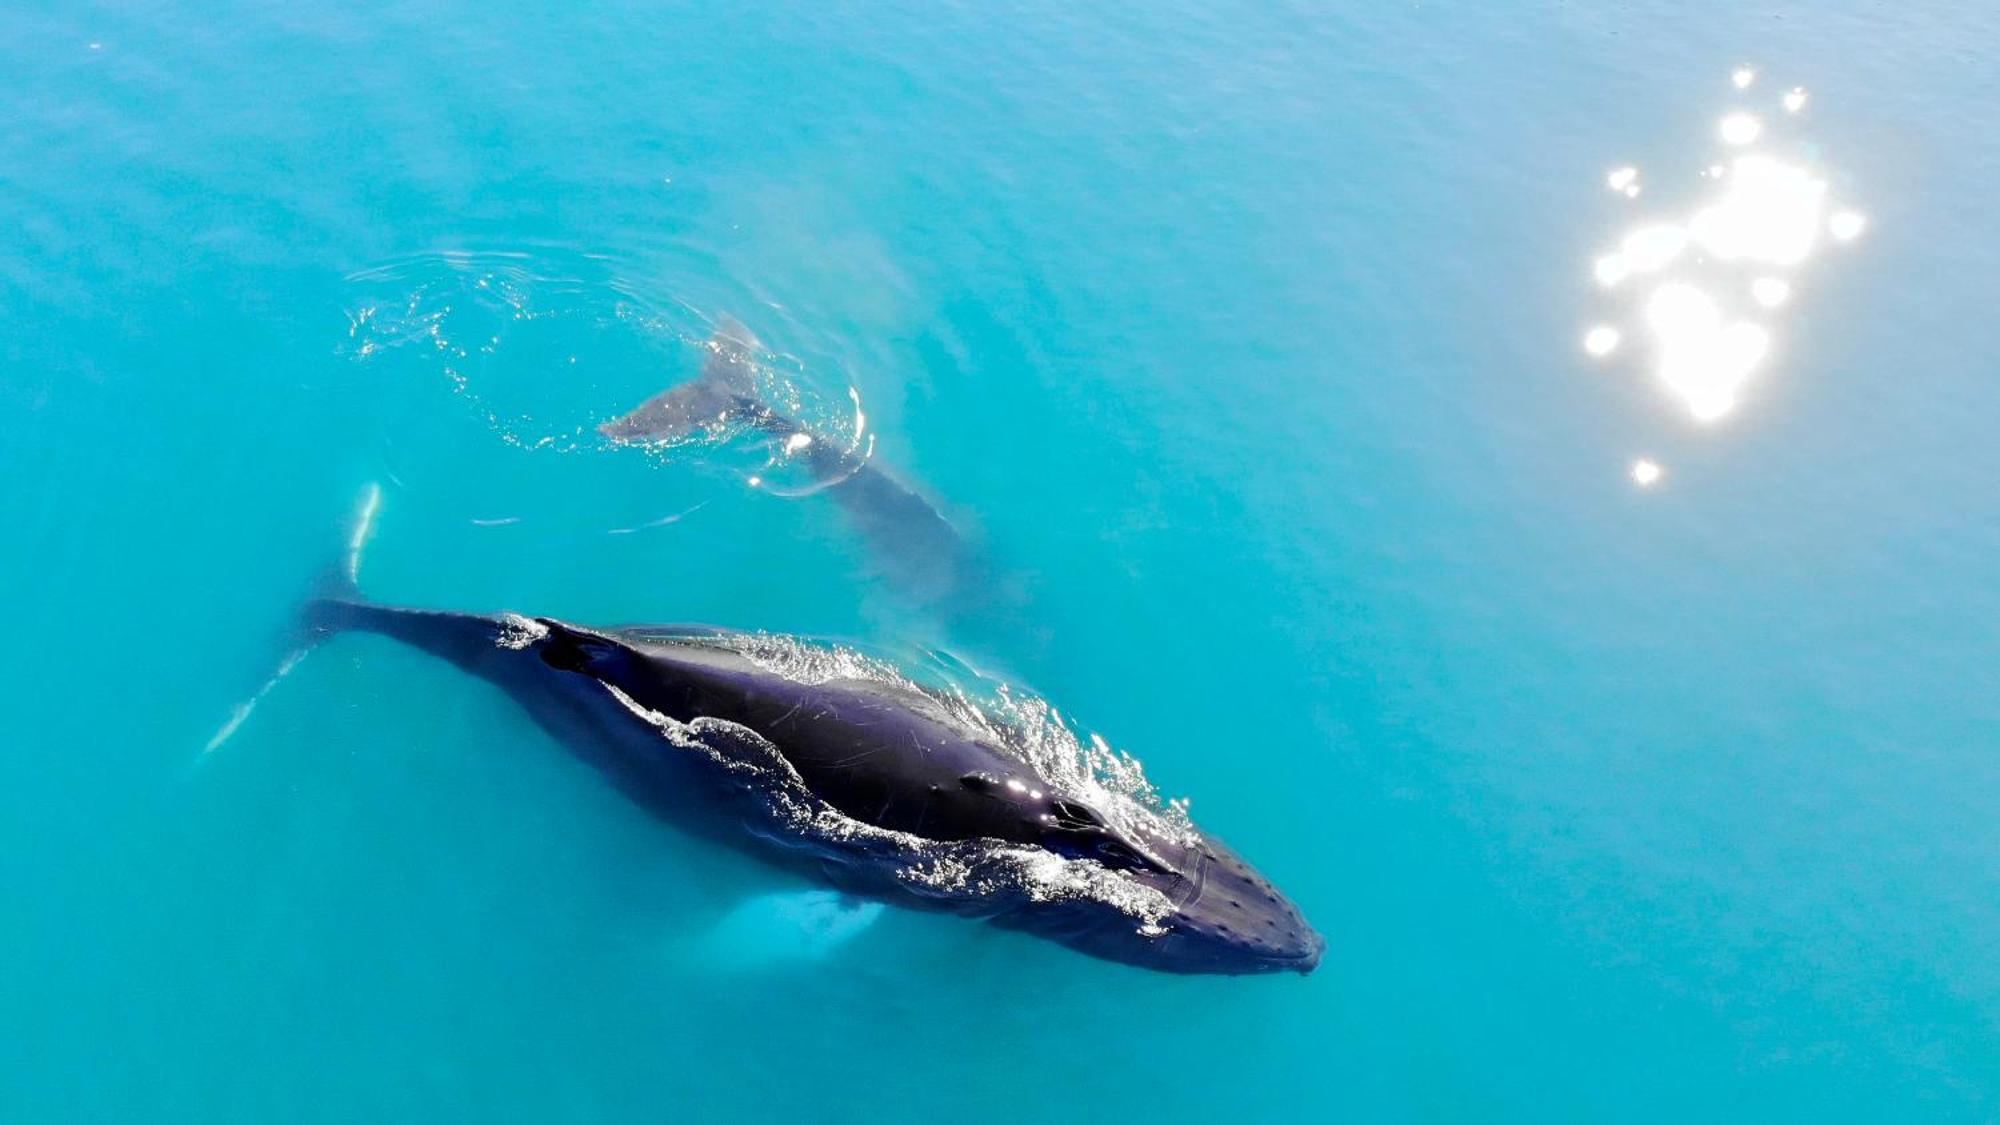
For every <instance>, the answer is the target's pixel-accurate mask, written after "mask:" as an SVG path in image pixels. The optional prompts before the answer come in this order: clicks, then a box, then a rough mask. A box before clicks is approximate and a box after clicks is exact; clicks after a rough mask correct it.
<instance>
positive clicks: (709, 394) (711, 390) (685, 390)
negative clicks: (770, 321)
mask: <svg viewBox="0 0 2000 1125" xmlns="http://www.w3.org/2000/svg"><path fill="white" fill-rule="evenodd" d="M758 346H759V345H758V343H757V337H755V336H753V335H751V333H750V330H749V329H748V328H745V327H743V325H742V324H740V323H738V322H737V321H736V320H734V319H733V318H730V317H723V318H722V320H721V322H720V323H718V324H717V325H716V329H715V333H714V334H713V335H711V336H710V337H709V338H708V342H707V343H706V344H704V345H703V347H705V348H706V349H707V351H708V354H707V356H705V357H704V358H703V359H702V364H701V374H700V375H699V376H697V377H696V378H695V379H694V380H693V381H692V382H687V383H682V384H680V385H679V386H677V387H670V388H668V389H667V390H665V391H662V392H660V393H659V394H656V395H654V396H653V397H652V398H649V399H647V400H646V401H645V402H642V403H640V404H639V406H638V408H637V409H635V410H633V411H632V412H631V413H629V414H625V415H622V416H620V417H617V418H613V419H612V420H611V421H609V422H606V423H604V424H603V425H602V426H599V427H598V428H597V429H598V432H599V433H601V434H603V435H604V436H605V437H608V438H611V439H612V440H614V441H628V442H673V441H680V440H682V439H684V438H687V437H688V436H690V435H692V434H694V433H696V432H699V431H701V430H715V429H721V428H723V427H725V426H728V425H731V424H733V423H736V422H747V421H754V420H755V419H757V418H759V417H761V416H763V415H765V414H768V413H769V410H768V409H767V408H766V407H765V406H764V404H763V402H762V400H760V399H759V398H758V396H757V369H756V366H755V362H754V360H753V358H752V357H753V355H754V353H755V351H756V349H757V347H758Z"/></svg>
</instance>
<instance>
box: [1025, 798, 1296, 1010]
mask: <svg viewBox="0 0 2000 1125" xmlns="http://www.w3.org/2000/svg"><path fill="white" fill-rule="evenodd" d="M1059 819H1060V821H1061V823H1060V824H1059V825H1058V826H1057V827H1056V828H1054V829H1053V830H1052V831H1051V832H1050V833H1049V834H1048V835H1047V836H1045V837H1044V839H1043V840H1042V841H1041V842H1040V843H1041V846H1042V847H1043V848H1045V849H1046V850H1048V851H1050V852H1053V853H1055V854H1057V855H1060V856H1062V857H1063V858H1065V859H1067V860H1070V861H1088V862H1089V863H1090V864H1092V865H1093V866H1095V867H1098V868H1101V869H1102V872H1101V874H1102V878H1100V879H1099V880H1097V881H1096V884H1095V886H1096V889H1097V892H1098V893H1094V894H1081V895H1075V896H1064V897H1061V898H1052V899H1044V900H1041V901H1037V902H1035V903H1033V904H1032V905H1030V906H1027V907H1024V908H1023V909H1022V910H1021V911H1019V912H1018V913H1017V914H1016V915H1015V916H1014V917H1011V918H1007V919H1002V920H1001V922H1002V924H1003V925H1009V926H1012V927H1015V928H1019V929H1025V930H1030V931H1033V932H1036V933H1040V934H1042V935H1043V936H1046V937H1050V938H1053V939H1055V940H1057V941H1060V942H1062V943H1064V944H1066V945H1069V946H1071V947H1073V948H1075V949H1078V950H1081V951H1083V952H1085V953H1089V954H1092V955H1094V956H1098V957H1103V958H1107V959H1109V960H1113V961H1123V962H1126V963H1128V964H1133V965H1139V966H1142V967H1144V968H1149V969H1156V970H1161V971H1165V972H1175V973H1229V974H1246V973H1277V972H1296V973H1301V974H1304V973H1310V972H1312V971H1313V970H1314V969H1315V968H1317V967H1318V966H1319V961H1320V956H1321V954H1322V953H1323V952H1324V951H1325V949H1326V941H1325V939H1324V938H1322V937H1321V936H1320V935H1319V932H1318V931H1316V930H1314V929H1313V927H1312V925H1311V924H1310V923H1308V922H1307V921H1306V919H1305V916H1304V915H1303V914H1302V913H1301V912H1300V911H1299V908H1298V907H1297V906H1296V905H1294V904H1293V903H1292V901H1291V900H1290V899H1289V898H1287V897H1286V896H1285V895H1284V893H1283V892H1281V891H1279V890H1278V888H1277V887H1276V886H1274V885H1272V883H1271V881H1270V880H1269V879H1266V878H1265V877H1264V876H1263V875H1262V874H1261V873H1259V872H1258V871H1257V870H1256V869H1255V868H1254V867H1252V866H1250V864H1249V863H1247V862H1245V861H1244V859H1243V858H1242V857H1241V856H1239V855H1237V854H1236V853H1235V852H1234V851H1232V850H1231V849H1230V848H1229V847H1228V846H1227V845H1225V844H1223V843H1222V842H1221V841H1219V840H1217V839H1215V838H1214V837H1212V836H1210V835H1208V834H1207V833H1204V832H1202V831H1200V830H1199V829H1194V828H1192V827H1191V826H1187V827H1183V828H1181V829H1177V830H1170V829H1167V828H1165V827H1164V826H1160V825H1149V824H1147V823H1143V822H1140V823H1130V822H1128V823H1125V824H1123V825H1119V826H1116V827H1114V826H1113V825H1112V824H1111V823H1109V822H1108V821H1107V819H1106V818H1104V817H1101V816H1099V815H1097V814H1096V813H1095V812H1094V811H1093V810H1091V809H1090V808H1089V807H1088V806H1086V805H1083V804H1081V803H1079V802H1062V812H1061V814H1060V817H1059Z"/></svg>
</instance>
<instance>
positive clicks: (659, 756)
mask: <svg viewBox="0 0 2000 1125" xmlns="http://www.w3.org/2000/svg"><path fill="white" fill-rule="evenodd" d="M356 542H357V544H358V543H359V536H357V539H356ZM350 573H351V571H350ZM302 625H303V629H304V631H305V636H304V637H303V638H302V641H303V642H304V643H305V644H307V645H317V644H320V643H324V642H326V641H328V640H331V639H332V638H333V637H335V636H336V635H338V634H341V633H345V632H348V631H363V632H369V633H376V634H381V635H384V636H387V637H391V638H394V639H396V640H398V641H402V642H405V643H407V644H409V645H412V646H415V647H416V648H418V649H421V650H423V651H425V652H428V653H431V654H433V655H435V656H438V657H441V658H443V659H444V660H447V661H449V662H450V663H452V664H454V665H456V666H457V667H459V668H460V669H463V670H464V671H466V672H468V673H470V674H472V675H474V676H476V677H479V678H481V679H484V680H486V681H488V682H490V683H492V684H494V685H496V686H498V687H499V688H500V689H501V690H502V691H503V692H505V693H506V694H507V695H509V696H510V697H512V698H513V699H514V700H515V701H516V702H518V703H519V704H520V705H521V706H522V707H523V708H524V709H525V710H526V712H527V714H528V715H529V716H530V717H531V718H532V719H533V720H534V721H535V722H536V723H537V724H539V725H540V726H541V727H543V728H544V729H545V730H547V731H548V732H550V733H551V734H552V735H554V736H555V737H556V738H557V740H558V741H560V742H561V743H562V744H563V745H564V746H566V747H567V748H568V749H569V750H570V751H571V752H572V753H573V754H575V755H576V756H577V757H579V758H580V759H582V760H583V761H584V762H586V763H588V764H589V765H591V766H593V767H595V768H596V769H597V770H599V771H600V772H602V773H603V774H604V775H605V776H606V777H607V778H608V779H609V780H610V781H611V782H612V783H613V784H614V785H616V786H617V787H618V788H619V789H620V790H621V791H623V792H624V793H625V794H626V795H628V796H629V797H630V798H631V799H633V800H634V801H636V802H637V803H638V804H639V805H641V806H642V807H643V808H645V809H647V810H648V811H650V812H651V813H653V814H654V815H656V816H657V817H659V818H660V819H662V820H664V821H666V822H668V823H670V824H672V825H674V826H677V827H679V828H680V829H682V830H684V831H686V832H689V833H692V834H694V835H697V836H702V837H706V838H708V839H711V840H714V841H717V842H720V843H722V844H724V845H727V846H730V847H734V848H737V849H741V850H746V851H749V852H751V853H753V854H756V855H760V856H762V857H763V858H764V859H765V860H767V861H769V862H771V863H772V864H775V865H777V866H780V867H783V868H789V869H792V870H794V871H797V872H800V873H802V874H804V875H806V876H808V877H809V878H811V879H812V880H815V881H817V882H819V883H820V884H822V885H824V886H826V887H828V888H830V891H831V892H833V893H837V894H840V895H844V896H853V897H854V898H855V899H857V900H860V901H867V902H880V903H887V904H891V905H897V906H903V907H912V908H918V909H925V910H932V911H943V912H950V913H955V914H959V915H964V916H968V917H972V918H979V919H984V920H986V921H989V922H991V923H993V924H995V925H998V926H1002V927H1007V928H1011V929H1016V930H1022V931H1026V932H1029V933H1033V934H1037V935H1040V936H1043V937H1046V938H1049V939H1052V940H1054V941H1056V942H1060V943H1062V944H1064V945H1067V946H1070V947H1071V948H1074V949H1077V950H1080V951H1082V952H1084V953H1088V954H1092V955H1094V956H1097V957H1102V958H1107V959H1110V960H1114V961H1120V962H1125V963H1127V964H1132V965H1138V966H1142V967H1145V968H1150V969H1157V970H1163V971H1168V972H1177V973H1237V974H1240V973H1261V972H1277V971H1294V972H1299V973H1309V972H1311V971H1312V970H1313V969H1314V968H1315V967H1316V966H1317V965H1318V963H1319V959H1320V954H1321V951H1322V949H1323V946H1324V943H1323V941H1322V939H1321V938H1320V936H1319V935H1318V934H1317V933H1316V932H1314V930H1313V928H1312V927H1311V926H1310V925H1309V924H1307V922H1306V921H1305V919H1304V918H1303V917H1302V916H1301V914H1300V913H1299V910H1298V908H1297V907H1295V906H1294V905H1293V904H1292V903H1291V902H1290V901H1289V900H1288V899H1286V898H1285V896H1284V895H1282V894H1281V893H1279V891H1278V890H1277V889H1276V888H1275V887H1273V886H1272V885H1271V883H1270V882H1269V881H1268V880H1266V879H1265V878H1264V877H1263V876H1262V875H1260V874H1258V873H1257V871H1256V870H1254V869H1253V868H1252V867H1251V866H1250V865H1249V864H1248V863H1246V862H1245V861H1244V860H1243V859H1242V858H1240V857H1239V856H1237V855H1236V853H1234V852H1232V851H1231V850H1230V849H1229V848H1228V847H1226V846H1224V845H1223V844H1222V843H1221V842H1220V841H1218V840H1216V839H1215V838H1214V837H1212V836H1209V835H1208V834H1206V833H1204V832H1202V831H1201V830H1199V829H1198V828H1196V827H1194V826H1193V824H1192V823H1191V822H1188V821H1187V820H1186V819H1185V815H1184V814H1181V815H1178V816H1176V815H1170V814H1171V813H1174V812H1176V811H1177V810H1175V809H1173V808H1171V807H1168V808H1162V807H1160V806H1158V805H1157V804H1148V803H1144V802H1140V801H1137V800H1134V799H1133V798H1132V797H1131V796H1130V795H1129V794H1126V793H1123V792H1114V791H1113V790H1112V789H1110V788H1107V787H1105V786H1103V785H1101V784H1096V783H1094V782H1093V780H1092V778H1091V777H1090V776H1089V771H1088V770H1087V769H1079V768H1075V763H1073V762H1072V763H1070V764H1069V766H1068V767H1065V765H1064V763H1062V762H1060V761H1056V760H1052V759H1049V758H1047V757H1043V758H1041V759H1038V758H1037V757H1036V755H1034V754H1032V753H1029V752H1026V751H1025V750H1024V749H1023V746H1024V745H1025V743H1023V741H1022V740H1021V739H1020V738H1019V737H1018V735H1019V734H1020V728H1019V726H1018V724H1015V723H1012V722H1011V721H1010V720H1009V719H1007V718H1006V717H1004V716H999V715H996V714H995V713H994V711H993V710H992V709H991V708H990V707H989V706H986V705H982V704H980V703H978V702H976V701H975V700H974V699H973V698H972V697H971V696H970V695H968V694H967V693H965V692H962V691H959V692H953V691H950V690H945V689H942V688H937V687H926V686H921V685H919V684H918V683H917V682H915V681H914V680H912V679H910V678H907V677H906V676H904V675H902V674H900V673H899V672H897V671H896V670H895V668H894V667H893V666H892V665H889V664H887V663H884V662H881V661H875V660H872V659H870V658H865V657H862V656H860V655H858V654H855V653H853V652H852V651H850V650H845V649H839V648H835V647H828V646H823V645H817V644H813V643H810V642H803V641H798V640H794V639H789V638H782V637H774V636H771V635H769V634H747V633H735V632H730V631H727V630H719V629H709V628H691V627H673V626H634V627H624V628H591V627H586V626H583V625H577V624H572V623H570V622H566V621H562V620H559V619H556V618H553V617H527V616H521V615H517V614H511V613H500V614H479V613H457V612H444V611H438V610H428V609H407V608H397V607H392V606H387V605H381V604H377V603H375V602H372V601H369V600H366V599H364V598H363V597H362V596H361V595H360V594H359V592H358V590H357V588H356V587H354V586H353V585H352V583H351V581H348V580H336V581H334V582H332V584H330V585H329V587H328V588H327V589H326V590H324V591H323V592H322V596H319V597H316V598H314V599H312V600H311V601H309V602H308V603H307V604H306V605H305V607H304V608H303V610H302ZM237 721H240V718H239V719H238V720H237ZM1065 729H1066V728H1065Z"/></svg>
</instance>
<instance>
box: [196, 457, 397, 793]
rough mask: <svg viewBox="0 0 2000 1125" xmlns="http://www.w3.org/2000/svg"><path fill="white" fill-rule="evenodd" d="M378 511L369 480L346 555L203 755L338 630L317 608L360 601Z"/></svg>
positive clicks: (378, 496)
mask: <svg viewBox="0 0 2000 1125" xmlns="http://www.w3.org/2000/svg"><path fill="white" fill-rule="evenodd" d="M381 510H382V486H381V485H379V484H376V483H374V482H372V481H371V482H370V483H369V485H368V487H367V488H365V489H363V490H362V493H361V504H360V508H359V510H358V511H357V512H356V513H355V517H354V523H353V526H352V527H350V528H349V530H348V535H347V551H346V554H345V555H344V556H343V557H342V558H341V560H340V562H339V563H337V564H336V565H334V566H331V567H329V568H327V571H326V573H324V574H323V575H321V576H320V579H319V583H318V585H317V586H316V587H315V588H314V590H313V592H312V595H311V597H310V598H308V600H307V602H306V604H305V607H304V608H303V609H302V610H301V611H300V613H299V615H298V617H297V618H296V619H295V621H294V623H293V625H292V628H291V630H290V632H289V633H288V634H287V636H286V643H285V646H284V653H285V654H284V656H283V657H282V658H280V659H279V661H278V666H277V669H276V670H275V671H273V672H272V673H271V677H270V678H269V679H267V680H265V681H264V686H262V687H260V688H258V689H257V690H256V692H255V693H253V694H252V695H251V696H250V698H248V699H245V700H244V701H243V702H241V703H238V704H237V705H236V706H235V708H234V709H232V710H231V711H230V713H229V718H228V719H227V720H226V721H224V722H223V724H222V726H221V728H220V729H218V730H217V731H216V732H215V734H214V736H213V737H211V738H210V739H209V740H208V744H207V745H206V746H203V747H202V749H201V752H202V754H203V756H207V755H209V754H212V753H214V752H215V751H217V750H219V749H221V748H222V744H223V743H225V742H228V741H229V740H230V738H232V737H234V736H235V734H236V732H237V731H238V730H239V729H241V728H242V726H243V724H244V722H246V721H247V720H248V719H249V718H250V713H251V712H252V711H254V710H256V709H257V704H259V703H261V702H263V700H264V697H265V696H267V695H269V694H271V689H272V688H275V687H277V686H278V682H279V681H280V680H283V679H284V678H285V677H286V676H288V675H290V674H291V672H292V669H294V668H296V667H298V666H299V663H300V662H301V661H303V660H304V659H305V658H306V657H307V656H308V655H309V654H310V653H311V652H312V650H313V649H315V648H317V647H319V644H320V642H321V641H324V640H325V639H326V638H327V637H329V636H331V635H333V633H335V632H337V631H338V630H337V629H334V628H329V627H328V622H327V621H326V620H325V618H324V615H323V614H322V613H321V612H319V610H318V607H321V606H325V605H328V604H338V603H347V602H353V601H357V600H358V599H359V598H360V596H361V587H360V582H361V553H362V551H363V550H365V549H366V548H367V546H368V539H369V537H370V536H371V535H373V534H374V533H375V517H376V515H377V514H378V513H380V511H381Z"/></svg>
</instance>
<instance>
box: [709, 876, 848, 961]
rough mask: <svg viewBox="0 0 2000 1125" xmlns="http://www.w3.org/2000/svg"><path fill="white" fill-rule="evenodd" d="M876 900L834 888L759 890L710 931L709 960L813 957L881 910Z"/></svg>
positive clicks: (836, 945) (821, 956)
mask: <svg viewBox="0 0 2000 1125" xmlns="http://www.w3.org/2000/svg"><path fill="white" fill-rule="evenodd" d="M883 909H884V907H883V905H882V904H881V903H879V902H873V901H870V900H867V899H860V898H855V897H854V896H852V895H847V894H842V893H841V892H839V891H830V890H810V891H792V892H786V893H779V894H768V895H759V896H757V897H756V898H753V899H749V900H748V901H746V902H744V903H742V904H741V905H739V906H737V907H736V909H734V910H731V911H730V912H729V913H728V914H727V915H725V916H724V917H723V919H722V921H720V922H718V923H717V924H716V926H715V929H714V930H712V931H710V933H709V935H708V938H707V940H706V942H705V944H706V945H707V946H708V947H709V948H708V950H707V951H706V952H707V955H708V960H709V961H710V962H711V963H712V964H718V965H722V966H728V967H736V968H748V967H752V966H756V965H763V964H769V963H771V962H774V961H818V960H822V959H824V958H825V957H826V956H827V955H828V954H830V953H832V952H833V951H834V950H835V949H838V948H839V947H840V946H842V945H845V944H846V943H847V942H848V941H851V940H852V939H853V938H854V937H856V936H857V935H859V934H860V933H862V932H863V931H865V930H867V929H868V928H869V927H870V926H871V925H873V924H874V923H875V921H876V919H878V918H880V917H881V916H882V911H883Z"/></svg>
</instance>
